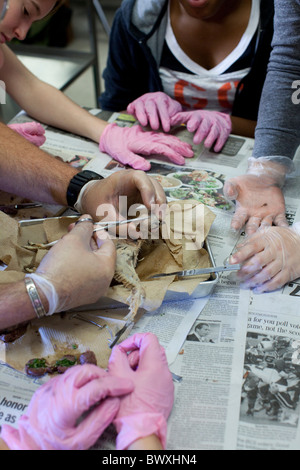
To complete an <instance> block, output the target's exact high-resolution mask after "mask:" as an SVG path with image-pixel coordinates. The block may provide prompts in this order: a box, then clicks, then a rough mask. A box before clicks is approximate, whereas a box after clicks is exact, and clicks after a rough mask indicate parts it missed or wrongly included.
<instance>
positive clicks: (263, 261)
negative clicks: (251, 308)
mask: <svg viewBox="0 0 300 470" xmlns="http://www.w3.org/2000/svg"><path fill="white" fill-rule="evenodd" d="M299 31H300V1H299V0H285V1H280V0H275V22H274V41H273V51H272V54H271V59H270V64H269V70H268V74H267V78H266V83H265V86H264V90H263V94H262V101H261V108H260V112H259V119H258V125H257V130H256V136H255V147H254V156H253V158H252V159H251V162H252V163H251V165H252V171H250V172H249V173H250V174H248V175H244V176H243V177H239V178H235V179H234V180H233V185H235V186H236V191H237V193H240V194H239V197H238V203H239V206H240V207H239V208H238V211H239V213H240V220H239V218H238V214H236V223H240V225H242V224H243V223H244V222H245V220H247V218H249V222H248V223H251V220H252V224H253V225H254V229H253V231H255V230H257V228H258V226H260V229H259V230H258V231H257V233H255V234H254V235H252V236H251V237H249V238H248V239H247V240H246V242H245V243H244V244H243V245H242V246H240V247H239V248H238V251H237V253H235V254H234V256H233V257H232V259H231V261H232V262H233V263H243V268H242V269H241V271H240V272H239V277H240V279H241V280H242V281H243V282H244V285H245V287H248V288H253V289H254V291H255V292H257V293H263V292H269V291H273V290H276V289H278V288H280V287H282V286H283V285H285V284H286V283H288V282H290V281H292V280H295V279H297V278H299V277H300V257H299V253H300V226H299V223H295V224H294V225H293V226H291V227H289V226H288V224H287V222H286V220H285V204H284V196H283V194H282V191H281V187H282V186H283V184H284V183H285V182H286V184H288V180H287V181H286V174H288V172H289V171H292V169H293V157H294V155H295V152H296V149H297V147H298V146H299V144H300V109H299V104H297V103H299V101H297V97H298V95H299V92H298V91H297V87H298V88H299V83H298V82H297V80H298V79H299V77H300V39H299ZM295 82H296V83H295ZM295 100H296V101H295ZM246 202H248V203H249V204H248V205H247V204H246ZM251 203H252V204H251ZM254 203H255V204H254ZM250 204H251V205H250ZM251 217H252V219H251ZM272 222H273V223H274V224H275V225H281V226H280V227H271V225H272Z"/></svg>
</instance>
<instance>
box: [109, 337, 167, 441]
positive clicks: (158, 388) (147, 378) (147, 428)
mask: <svg viewBox="0 0 300 470" xmlns="http://www.w3.org/2000/svg"><path fill="white" fill-rule="evenodd" d="M136 350H138V352H139V356H138V365H137V367H136V368H135V370H134V369H132V367H131V366H132V364H133V363H135V365H136V362H137V361H136V358H137V357H136V353H135V351H136ZM128 353H130V355H129V356H128ZM132 355H133V356H132ZM130 356H131V357H132V359H129V357H130ZM108 370H109V372H110V373H111V374H113V375H116V376H117V377H124V378H127V379H130V380H131V381H132V382H133V383H134V385H135V388H134V390H133V392H132V393H130V394H129V395H127V396H126V397H123V398H122V399H121V405H120V409H119V412H118V414H117V417H116V419H115V421H114V424H115V426H116V429H117V432H118V437H117V449H119V450H120V449H127V448H128V447H129V446H130V445H131V444H132V443H133V442H135V441H137V440H138V439H140V438H143V437H147V436H150V435H152V434H155V435H157V437H158V438H159V439H160V441H161V443H162V446H163V447H164V448H165V447H166V436H167V419H168V417H169V415H170V413H171V410H172V407H173V402H174V385H173V381H172V376H171V373H170V371H169V368H168V364H167V359H166V355H165V352H164V349H163V348H162V347H161V346H160V344H159V342H158V339H157V337H156V336H155V335H153V334H151V333H145V334H136V335H133V336H131V337H130V338H127V339H126V340H125V341H123V342H122V343H121V344H120V345H119V346H116V347H115V348H114V349H113V351H112V354H111V357H110V360H109V365H108Z"/></svg>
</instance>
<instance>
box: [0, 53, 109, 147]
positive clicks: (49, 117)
mask: <svg viewBox="0 0 300 470" xmlns="http://www.w3.org/2000/svg"><path fill="white" fill-rule="evenodd" d="M1 51H2V53H3V54H4V66H3V67H2V69H1V70H0V79H1V80H3V81H4V83H5V84H6V91H7V93H8V94H9V95H10V96H11V97H12V98H13V99H14V100H15V101H16V102H17V103H18V104H19V106H20V107H21V108H22V109H24V110H25V111H26V112H27V113H28V114H29V115H30V116H31V117H32V118H34V119H36V120H37V121H40V122H41V123H44V124H49V125H52V126H54V127H57V128H59V129H63V130H66V131H68V132H71V133H74V134H77V135H80V136H83V137H87V138H89V139H91V140H94V141H95V142H97V143H98V142H99V139H100V136H101V134H102V132H103V130H104V128H105V127H106V125H107V123H106V122H105V121H102V120H100V119H98V118H96V117H95V116H93V115H91V114H90V113H89V112H88V111H86V110H84V109H83V108H81V107H80V106H78V105H77V104H76V103H74V102H73V101H71V100H70V99H69V98H68V97H67V96H65V95H64V94H63V93H62V92H61V91H59V90H57V89H56V88H54V87H52V86H51V85H48V84H47V83H45V82H43V81H41V80H39V79H38V78H37V77H36V76H35V75H33V74H32V73H31V72H30V71H29V70H28V69H27V68H26V67H25V66H24V65H23V64H22V63H21V62H20V60H18V58H17V57H16V56H15V54H14V53H13V52H12V51H11V50H10V49H9V48H8V47H7V46H2V48H1Z"/></svg>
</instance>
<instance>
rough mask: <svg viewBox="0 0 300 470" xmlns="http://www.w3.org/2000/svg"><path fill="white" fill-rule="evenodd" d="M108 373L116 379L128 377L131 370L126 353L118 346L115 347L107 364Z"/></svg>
mask: <svg viewBox="0 0 300 470" xmlns="http://www.w3.org/2000/svg"><path fill="white" fill-rule="evenodd" d="M108 372H109V373H110V374H112V375H115V376H117V377H125V378H127V377H130V376H131V372H132V369H131V367H130V364H129V362H128V356H127V352H126V351H124V350H123V349H121V347H120V346H119V345H117V346H115V347H114V348H113V350H112V353H111V355H110V358H109V362H108Z"/></svg>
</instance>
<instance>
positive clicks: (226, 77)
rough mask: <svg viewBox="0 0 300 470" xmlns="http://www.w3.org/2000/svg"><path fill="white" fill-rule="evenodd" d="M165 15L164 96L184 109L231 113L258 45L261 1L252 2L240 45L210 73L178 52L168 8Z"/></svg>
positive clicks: (162, 73) (162, 70)
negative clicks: (175, 101)
mask: <svg viewBox="0 0 300 470" xmlns="http://www.w3.org/2000/svg"><path fill="white" fill-rule="evenodd" d="M168 16H169V18H168V26H167V31H166V43H165V48H164V53H163V57H162V61H161V66H160V68H159V73H160V77H161V80H162V84H163V88H164V91H165V93H167V94H168V95H169V96H171V97H172V98H174V99H176V100H177V101H179V102H180V103H181V104H182V106H183V108H184V109H187V110H188V109H206V110H213V111H220V112H223V113H230V112H231V110H232V106H233V103H234V98H235V94H236V89H237V87H238V84H239V82H240V80H242V79H243V78H244V77H245V76H246V75H247V74H248V73H249V71H250V66H251V61H252V59H253V55H254V54H255V50H256V46H257V43H258V34H259V33H258V26H259V22H260V0H254V1H252V9H251V15H250V19H249V23H248V26H247V28H246V31H245V33H244V34H243V36H242V38H241V40H240V42H239V44H238V45H237V46H236V48H235V49H234V50H233V51H232V52H231V53H230V54H229V55H228V56H227V57H226V58H225V59H224V60H223V61H222V62H220V63H219V64H218V65H216V67H214V68H212V69H210V70H206V69H205V68H204V67H202V66H201V65H199V64H197V63H196V62H194V61H193V60H192V59H190V57H188V56H187V55H186V54H185V52H184V51H183V50H182V49H181V47H180V46H179V44H178V42H177V40H176V37H175V35H174V32H173V29H172V25H171V19H170V9H169V15H168ZM171 56H173V57H171ZM241 59H242V60H241ZM172 62H173V63H176V62H177V64H179V65H180V66H179V67H178V66H177V67H176V65H175V67H174V68H173V66H171V67H170V66H168V65H169V64H172ZM239 64H240V65H241V68H240V67H239Z"/></svg>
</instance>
